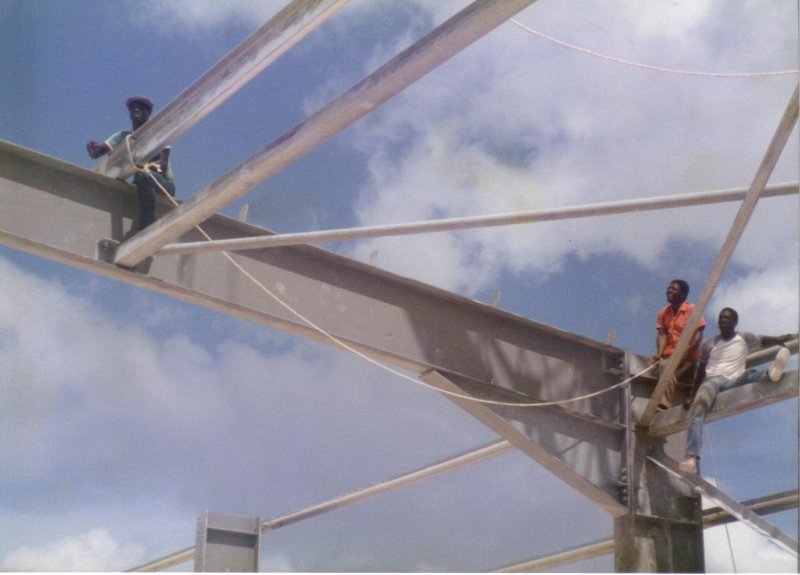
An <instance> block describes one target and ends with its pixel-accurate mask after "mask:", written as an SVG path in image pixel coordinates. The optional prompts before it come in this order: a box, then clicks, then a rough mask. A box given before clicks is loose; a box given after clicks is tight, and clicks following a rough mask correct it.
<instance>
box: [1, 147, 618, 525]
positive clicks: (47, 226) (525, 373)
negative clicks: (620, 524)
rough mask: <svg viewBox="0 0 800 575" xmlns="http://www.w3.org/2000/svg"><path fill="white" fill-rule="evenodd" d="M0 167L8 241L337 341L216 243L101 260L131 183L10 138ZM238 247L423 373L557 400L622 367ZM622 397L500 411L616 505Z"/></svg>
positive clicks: (505, 320)
mask: <svg viewBox="0 0 800 575" xmlns="http://www.w3.org/2000/svg"><path fill="white" fill-rule="evenodd" d="M0 174H2V179H0V205H3V206H4V209H3V210H2V211H1V212H0V241H2V242H3V243H6V244H8V245H11V246H12V247H17V248H20V249H24V250H27V251H30V252H33V253H37V254H39V255H42V256H44V257H48V258H51V259H54V260H57V261H61V262H64V263H67V264H70V265H74V266H77V267H80V268H83V269H87V270H90V271H93V272H96V273H99V274H102V275H106V276H109V277H113V278H116V279H120V280H122V281H127V282H129V283H133V284H134V285H138V286H140V287H146V288H148V289H152V290H155V291H158V292H161V293H165V294H167V295H171V296H173V297H177V298H179V299H182V300H185V301H189V302H192V303H196V304H199V305H205V306H208V307H211V308H213V309H217V310H219V311H224V312H227V313H231V314H234V315H237V316H239V317H243V318H246V319H250V320H253V321H256V322H259V323H261V324H264V325H267V326H269V327H272V328H275V329H280V330H284V331H288V332H290V333H294V334H298V335H302V336H304V337H308V338H311V339H315V340H317V341H322V342H324V343H328V344H332V343H333V342H332V341H331V340H329V339H327V338H326V337H325V336H323V335H320V333H319V332H317V331H315V330H314V329H312V328H310V327H309V326H307V325H305V324H303V323H302V322H301V321H299V320H298V319H297V318H296V317H293V316H292V315H291V314H290V313H289V312H287V310H286V309H285V308H284V307H282V306H280V305H278V304H277V303H276V302H275V301H273V300H272V299H271V298H270V297H268V296H267V295H266V294H265V293H263V292H262V291H260V290H259V289H257V288H256V287H254V286H253V285H252V284H251V283H250V282H249V280H247V279H246V278H244V277H242V276H241V275H239V274H236V273H234V271H233V270H232V269H231V268H230V265H229V264H228V263H227V262H226V261H225V260H224V259H223V258H221V257H220V256H219V255H218V254H213V253H212V254H197V255H183V256H175V255H173V256H164V257H156V258H154V260H153V262H152V265H150V267H149V271H148V273H147V274H144V273H137V272H135V271H131V270H127V269H125V268H121V267H118V266H114V265H112V264H109V263H106V262H103V261H99V260H98V259H96V251H97V246H98V242H100V240H102V239H103V238H111V239H113V240H120V239H122V238H123V237H124V235H125V234H126V233H127V232H128V230H129V226H130V218H131V216H132V214H133V212H134V209H135V195H134V193H133V189H132V187H131V186H128V185H126V184H124V183H121V182H118V181H115V180H112V179H109V178H106V177H103V176H100V175H98V174H95V173H93V172H89V171H87V170H83V169H81V168H78V167H75V166H72V165H69V164H66V163H64V162H60V161H58V160H54V159H52V158H47V157H45V156H42V155H41V154H37V153H35V152H31V151H25V150H22V149H20V148H17V147H15V146H12V145H9V144H0ZM162 208H164V209H166V206H162ZM37 215H41V217H36V216H37ZM45 216H46V217H45ZM204 227H205V228H206V229H207V231H208V232H209V233H211V235H212V237H241V236H245V235H258V234H265V233H267V232H266V231H265V230H260V229H258V228H255V227H253V226H248V225H247V224H244V223H242V222H238V221H236V220H232V219H230V218H225V217H222V216H215V217H213V218H211V219H210V220H209V221H208V222H207V223H206V225H205V226H204ZM190 235H194V234H190ZM237 257H238V261H240V262H241V263H242V264H243V265H244V266H245V268H246V269H247V270H248V271H249V272H250V273H252V274H254V275H255V276H256V277H258V278H259V279H260V280H261V281H262V282H264V284H265V285H267V286H268V287H269V289H271V290H272V291H273V292H275V293H276V294H280V297H281V298H282V299H283V300H284V301H286V302H288V303H289V304H290V305H292V306H296V307H297V308H298V309H299V311H301V312H302V313H303V314H304V315H305V316H306V317H308V318H309V319H310V320H312V321H313V322H314V323H316V324H317V325H319V326H321V327H322V328H324V329H325V330H327V331H329V332H331V333H333V334H335V336H336V337H338V338H341V339H342V340H344V341H346V342H347V343H348V344H350V345H353V346H354V347H356V348H357V349H359V350H360V351H361V352H363V353H364V354H366V355H368V356H369V357H371V358H374V359H377V360H379V361H382V362H386V363H387V364H391V365H393V366H395V367H400V368H405V369H409V370H411V371H412V372H415V373H417V374H421V373H425V372H430V371H431V370H436V371H437V372H438V373H440V374H442V375H443V376H445V377H447V378H451V379H453V380H458V382H459V385H460V386H462V388H463V389H466V390H467V391H468V392H469V393H471V394H473V393H478V394H486V396H488V397H492V398H498V397H503V398H506V399H507V400H510V401H528V402H530V401H554V400H563V399H568V398H572V397H577V396H581V395H584V394H586V393H590V392H593V391H598V390H600V389H604V388H606V387H608V386H610V385H611V384H613V383H616V381H617V377H618V376H617V375H615V374H616V373H618V371H615V370H614V368H615V367H617V366H618V365H619V364H620V362H621V360H622V357H623V352H622V351H621V350H619V349H617V348H614V347H613V346H609V345H606V344H602V343H599V342H595V341H592V340H589V339H587V338H583V337H579V336H576V335H574V334H569V333H567V332H564V331H561V330H558V329H555V328H552V327H549V326H546V325H543V324H540V323H536V322H533V321H530V320H527V319H525V318H522V317H520V316H517V315H513V314H510V313H507V312H503V311H502V310H498V309H497V308H494V307H491V306H488V305H484V304H481V303H478V302H475V301H472V300H468V299H466V298H462V297H459V296H456V295H454V294H451V293H449V292H445V291H443V290H438V289H436V288H433V287H431V286H427V285H425V284H422V283H420V282H415V281H412V280H408V279H404V278H400V277H398V276H395V275H393V274H389V273H386V272H383V271H381V270H378V269H376V268H374V267H371V266H368V265H364V264H360V263H358V262H354V261H352V260H349V259H346V258H343V257H340V256H336V255H334V254H331V253H329V252H325V251H322V250H319V249H316V248H311V247H307V246H302V247H290V248H276V249H270V250H263V251H261V252H255V251H250V252H247V253H246V254H244V255H239V256H237ZM462 401H463V400H462ZM470 403H471V402H470ZM620 409H621V407H620V401H619V400H618V397H617V394H616V393H610V394H604V395H601V396H597V397H595V398H592V399H586V400H581V401H578V402H574V403H570V404H568V407H564V408H559V409H555V408H551V409H548V410H543V409H538V408H533V409H530V408H518V409H511V408H505V409H500V410H498V414H500V415H499V417H505V418H508V423H507V425H506V427H505V429H506V430H507V433H508V434H510V435H513V437H514V438H515V439H517V440H518V439H519V436H518V434H517V432H516V431H512V428H516V429H522V430H524V433H525V434H526V436H527V437H528V440H527V441H526V443H525V445H526V453H528V454H529V455H535V456H536V457H538V458H539V459H540V460H541V461H542V463H543V464H544V465H545V466H546V467H548V468H550V469H552V470H554V471H555V472H556V473H562V472H563V473H564V475H563V476H562V478H564V479H565V480H567V481H568V482H569V483H570V484H573V485H581V486H582V487H581V488H582V492H584V493H586V494H587V495H589V496H590V498H592V500H594V501H597V502H598V503H599V504H600V505H601V506H602V507H603V508H604V509H606V510H608V511H609V512H610V513H612V514H617V513H619V512H621V511H622V510H623V508H622V507H621V506H620V505H619V504H618V503H615V502H614V500H613V494H614V492H615V488H614V487H613V485H612V482H613V480H614V479H615V477H616V475H617V473H618V469H617V467H618V465H619V451H620V449H621V441H622V439H623V433H622V429H623V426H622V424H621V422H620ZM503 433H506V432H502V433H501V435H503ZM576 439H577V440H578V442H579V445H577V446H576V445H575V442H576ZM536 442H538V443H541V447H536V446H535V443H536ZM594 446H600V447H601V449H599V450H595V449H594ZM562 452H563V455H560V456H555V455H554V454H557V453H562ZM584 456H585V457H586V460H585V461H586V462H582V458H583V457H584ZM559 457H563V458H564V463H563V464H562V463H559V462H558V461H557V460H558V458H559ZM588 462H591V464H589V463H588ZM581 473H586V474H588V479H584V478H583V477H582V476H581V475H580V474H581Z"/></svg>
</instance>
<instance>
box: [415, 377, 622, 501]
mask: <svg viewBox="0 0 800 575" xmlns="http://www.w3.org/2000/svg"><path fill="white" fill-rule="evenodd" d="M422 379H423V380H425V381H426V382H428V383H429V384H431V385H433V386H435V387H437V388H439V389H442V390H444V391H446V392H457V393H460V394H465V395H468V396H472V397H479V398H481V399H502V398H503V395H502V394H499V393H498V392H497V391H496V390H493V389H490V388H488V387H485V386H481V385H476V384H475V383H473V382H469V381H467V380H465V379H464V378H460V377H458V376H454V375H448V376H445V375H443V374H441V373H438V372H436V371H431V372H428V373H426V374H424V375H423V376H422ZM618 395H619V392H618V391H617V392H611V393H608V394H606V396H609V397H605V398H601V399H598V401H602V402H604V403H606V404H609V403H613V402H619V397H618ZM446 397H447V398H448V399H450V400H451V401H453V402H454V403H455V404H456V405H458V406H459V407H461V408H462V409H463V410H465V411H466V412H467V413H469V414H471V415H472V416H473V417H475V418H476V419H478V420H479V421H480V422H481V423H483V424H484V425H486V426H487V427H489V428H490V429H492V431H494V432H495V433H498V434H499V435H501V436H502V437H504V438H505V439H506V440H507V441H508V442H509V443H511V444H512V445H514V446H515V447H516V448H517V449H519V450H520V451H522V452H523V453H525V454H526V455H528V456H529V457H531V458H532V459H534V460H535V461H536V462H537V463H539V464H540V465H542V466H543V467H544V468H545V469H547V470H548V471H550V472H552V473H553V474H555V475H556V476H557V477H558V478H559V479H561V480H563V481H564V482H566V483H567V484H568V485H569V486H570V487H572V488H574V489H575V490H577V491H578V492H579V493H581V494H582V495H584V496H586V497H588V498H589V500H591V501H592V502H593V503H595V504H596V505H598V506H599V507H600V508H601V509H603V510H604V511H606V512H607V513H609V514H610V515H612V516H619V515H623V514H625V513H627V512H628V507H627V506H626V505H624V504H623V503H622V502H621V501H620V496H619V485H618V481H619V476H620V463H621V460H622V451H623V449H624V447H625V445H624V428H619V429H611V428H606V427H603V426H599V425H592V424H591V423H589V422H581V421H579V420H577V419H575V418H565V417H564V416H563V414H562V412H561V411H560V410H554V409H549V408H537V409H535V410H533V411H534V412H533V413H531V411H532V410H531V409H527V408H512V407H508V406H496V405H487V404H485V403H478V402H474V401H469V400H466V399H462V398H460V397H454V396H452V395H447V396H446ZM589 433H593V434H594V435H593V436H592V437H589V435H588V434H589Z"/></svg>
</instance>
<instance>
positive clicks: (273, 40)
mask: <svg viewBox="0 0 800 575" xmlns="http://www.w3.org/2000/svg"><path fill="white" fill-rule="evenodd" d="M348 1H349V0H293V2H291V3H290V4H289V5H288V6H286V7H285V8H284V9H283V10H281V11H280V12H279V13H278V14H276V15H275V17H274V18H272V19H271V20H270V21H269V22H267V23H266V24H264V25H263V26H261V28H259V29H258V30H256V31H255V32H253V33H252V34H251V35H250V36H249V37H247V38H246V39H245V40H244V42H242V43H241V44H239V46H237V47H236V48H234V49H233V50H232V51H231V52H230V53H229V54H228V55H226V56H225V57H224V58H223V59H222V60H220V61H219V62H218V63H217V64H215V65H214V66H213V67H211V68H210V69H209V70H208V71H207V72H206V73H205V74H203V75H202V76H200V77H199V78H198V79H197V80H196V81H195V82H194V83H193V84H192V85H191V86H189V87H188V88H187V89H186V90H184V91H183V92H182V93H181V94H180V95H179V96H178V97H177V98H175V99H174V100H173V101H172V102H170V103H169V104H168V105H167V106H166V107H165V108H163V109H162V110H161V111H160V112H158V113H157V114H155V115H154V116H153V117H152V118H150V120H149V121H148V122H147V123H146V124H145V125H144V126H142V127H141V128H140V129H139V130H137V131H136V132H135V133H134V142H135V143H134V145H133V146H132V151H133V155H134V157H135V159H136V160H137V161H141V160H142V159H143V158H150V157H152V156H153V154H155V153H157V152H158V151H159V150H161V149H162V148H163V147H164V146H166V145H168V144H171V143H172V142H174V141H175V140H176V139H177V138H178V137H180V136H181V135H182V134H183V133H184V132H186V131H187V130H189V129H190V128H191V127H192V126H194V125H195V124H197V123H198V122H200V120H202V119H203V118H205V117H206V116H207V115H208V114H210V113H211V112H212V111H213V110H214V109H216V108H217V107H218V106H219V105H220V104H222V103H223V102H224V101H225V100H227V99H228V98H229V97H230V96H232V95H233V94H235V93H236V92H237V91H238V90H239V89H240V88H241V87H242V86H244V85H245V84H247V83H248V82H249V81H250V80H252V79H253V78H254V77H255V76H257V75H258V74H259V73H260V72H262V71H263V70H264V68H266V67H267V66H269V65H270V64H272V63H273V62H274V61H275V60H277V59H278V58H279V57H280V56H281V55H283V54H284V53H286V52H287V51H288V50H289V49H290V48H291V47H292V46H294V45H295V44H297V43H298V42H299V41H300V40H302V39H303V38H305V37H306V36H307V35H308V34H310V33H311V32H312V31H313V30H315V29H316V28H317V27H318V26H319V25H320V24H322V23H323V22H324V21H325V20H326V19H328V18H329V17H330V16H332V15H333V14H335V13H336V12H337V11H338V10H339V9H340V8H341V7H342V6H344V5H345V4H347V2H348ZM95 171H97V172H100V173H102V174H105V175H107V176H111V177H113V178H124V177H127V176H129V175H131V174H132V173H133V170H132V167H131V162H130V158H128V153H127V150H125V149H124V147H120V148H118V149H116V150H114V151H113V152H112V153H111V154H109V156H108V157H106V158H105V159H104V160H103V161H102V162H101V163H99V164H98V165H97V166H96V167H95Z"/></svg>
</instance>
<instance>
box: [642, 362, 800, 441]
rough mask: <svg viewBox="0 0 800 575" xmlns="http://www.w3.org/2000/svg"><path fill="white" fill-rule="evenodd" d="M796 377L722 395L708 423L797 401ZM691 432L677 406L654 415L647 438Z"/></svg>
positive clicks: (787, 376)
mask: <svg viewBox="0 0 800 575" xmlns="http://www.w3.org/2000/svg"><path fill="white" fill-rule="evenodd" d="M797 375H798V372H797V371H790V372H787V373H785V374H783V378H781V380H780V381H778V382H777V383H772V382H759V383H751V384H748V385H743V386H742V387H736V388H733V389H729V390H727V391H722V392H720V393H719V395H717V398H716V399H715V400H714V408H713V409H712V410H711V411H710V412H709V413H708V415H707V416H706V422H707V423H711V422H714V421H719V420H720V419H725V418H727V417H732V416H734V415H739V414H740V413H744V412H746V411H751V410H753V409H758V408H759V407H765V406H767V405H772V404H773V403H777V402H779V401H784V400H786V399H792V398H795V397H797V396H798V395H800V382H799V381H798V377H797ZM688 428H689V412H688V411H687V410H685V409H683V407H681V406H677V407H673V408H672V409H668V410H666V411H660V412H657V413H656V414H655V415H653V419H652V422H651V423H650V427H649V428H648V435H652V436H653V437H666V436H668V435H672V434H674V433H680V432H681V431H686V430H687V429H688Z"/></svg>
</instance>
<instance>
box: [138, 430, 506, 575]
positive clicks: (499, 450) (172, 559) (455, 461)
mask: <svg viewBox="0 0 800 575" xmlns="http://www.w3.org/2000/svg"><path fill="white" fill-rule="evenodd" d="M513 449H514V448H513V447H512V446H511V444H510V443H508V442H507V441H498V442H496V443H493V444H491V445H487V446H486V447H481V448H478V449H474V450H472V451H470V452H467V453H464V454H462V455H458V456H456V457H452V458H450V459H447V460H445V461H442V462H440V463H436V464H434V465H431V466H428V467H425V468H423V469H419V470H417V471H412V472H411V473H407V474H405V475H401V476H400V477H396V478H394V479H390V480H389V481H384V482H382V483H378V484H377V485H372V486H370V487H367V488H365V489H360V490H358V491H354V492H352V493H348V494H347V495H343V496H341V497H336V498H334V499H330V500H328V501H324V502H322V503H317V504H316V505H311V506H309V507H306V508H304V509H300V510H298V511H294V512H292V513H288V514H286V515H282V516H280V517H276V518H274V519H268V520H266V521H264V522H263V523H261V531H262V532H264V531H269V530H272V529H279V528H281V527H286V526H288V525H292V524H294V523H297V522H299V521H302V520H304V519H310V518H311V517H317V516H319V515H322V514H324V513H329V512H331V511H336V510H337V509H342V508H343V507H347V506H348V505H352V504H354V503H358V502H360V501H363V500H365V499H369V498H370V497H375V496H376V495H380V494H382V493H387V492H389V491H393V490H395V489H399V488H401V487H406V486H408V485H413V484H415V483H418V482H420V481H424V480H426V479H430V478H432V477H436V476H438V475H441V474H443V473H449V472H450V471H456V470H458V469H463V468H464V467H467V466H469V465H472V464H474V463H479V462H481V461H485V460H486V459H489V458H491V457H496V456H498V455H502V454H504V453H508V452H509V451H512V450H513ZM194 553H195V548H194V547H188V548H186V549H182V550H180V551H177V552H175V553H172V554H170V555H167V556H166V557H162V558H161V559H157V560H155V561H151V562H149V563H145V564H144V565H140V566H138V567H134V568H132V569H130V570H129V571H138V572H152V571H163V570H164V569H168V568H170V567H174V566H175V565H180V564H181V563H185V562H186V561H189V560H191V559H192V557H193V556H194Z"/></svg>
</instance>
